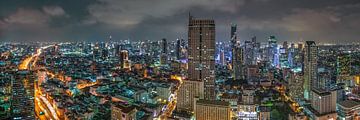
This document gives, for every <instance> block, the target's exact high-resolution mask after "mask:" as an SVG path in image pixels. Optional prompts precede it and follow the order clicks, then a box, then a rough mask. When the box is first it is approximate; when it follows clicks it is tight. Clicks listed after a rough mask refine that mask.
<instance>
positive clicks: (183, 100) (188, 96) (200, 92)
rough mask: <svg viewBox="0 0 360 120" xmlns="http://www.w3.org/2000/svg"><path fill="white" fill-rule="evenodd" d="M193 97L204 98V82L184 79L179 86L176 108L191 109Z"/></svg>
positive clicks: (192, 107) (193, 101)
mask: <svg viewBox="0 0 360 120" xmlns="http://www.w3.org/2000/svg"><path fill="white" fill-rule="evenodd" d="M195 98H199V99H203V98H204V82H202V81H192V80H184V81H183V84H182V85H181V87H180V88H179V93H178V100H177V104H176V108H177V109H179V110H185V111H193V110H194V103H195Z"/></svg>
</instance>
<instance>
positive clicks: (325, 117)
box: [309, 89, 337, 120]
mask: <svg viewBox="0 0 360 120" xmlns="http://www.w3.org/2000/svg"><path fill="white" fill-rule="evenodd" d="M309 110H310V111H311V113H312V114H313V116H312V118H313V119H314V120H329V119H332V120H336V118H337V114H336V91H325V90H319V89H312V95H311V107H310V108H309Z"/></svg>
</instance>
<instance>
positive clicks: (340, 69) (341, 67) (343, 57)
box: [336, 53, 352, 86]
mask: <svg viewBox="0 0 360 120" xmlns="http://www.w3.org/2000/svg"><path fill="white" fill-rule="evenodd" d="M350 63H351V55H350V54H346V53H341V54H339V55H338V56H337V59H336V73H337V78H336V79H337V80H336V81H337V83H341V82H343V83H346V84H347V86H350V85H349V84H350V83H351V80H352V76H350V73H351V70H352V68H351V64H350Z"/></svg>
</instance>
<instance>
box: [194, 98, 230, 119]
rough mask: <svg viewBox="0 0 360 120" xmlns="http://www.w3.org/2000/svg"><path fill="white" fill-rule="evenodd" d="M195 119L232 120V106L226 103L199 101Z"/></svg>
mask: <svg viewBox="0 0 360 120" xmlns="http://www.w3.org/2000/svg"><path fill="white" fill-rule="evenodd" d="M195 117H196V119H197V120H230V119H231V109H230V104H229V102H225V101H214V100H197V101H196V106H195Z"/></svg>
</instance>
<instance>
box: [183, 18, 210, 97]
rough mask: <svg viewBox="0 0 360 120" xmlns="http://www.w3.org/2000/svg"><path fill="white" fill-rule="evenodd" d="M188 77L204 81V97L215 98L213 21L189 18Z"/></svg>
mask: <svg viewBox="0 0 360 120" xmlns="http://www.w3.org/2000/svg"><path fill="white" fill-rule="evenodd" d="M188 27H189V28H188V29H189V30H188V39H189V41H188V45H189V49H188V50H189V52H188V54H189V69H188V79H189V80H197V81H203V82H204V87H205V88H204V89H205V90H204V92H205V93H204V96H205V99H209V100H212V99H215V21H214V20H210V19H194V18H192V16H190V18H189V26H188Z"/></svg>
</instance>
